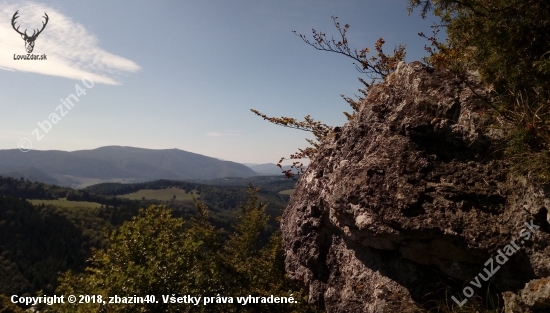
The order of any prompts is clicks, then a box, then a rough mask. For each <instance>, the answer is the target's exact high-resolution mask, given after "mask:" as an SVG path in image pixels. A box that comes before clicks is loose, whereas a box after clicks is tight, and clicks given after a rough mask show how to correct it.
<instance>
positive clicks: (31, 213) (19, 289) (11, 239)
mask: <svg viewBox="0 0 550 313" xmlns="http://www.w3.org/2000/svg"><path fill="white" fill-rule="evenodd" d="M88 248H89V239H88V238H86V237H85V236H83V234H82V232H81V230H80V229H78V228H77V227H76V226H74V225H73V224H72V223H71V222H70V221H69V220H68V219H67V218H66V217H64V216H62V215H60V214H58V213H57V212H55V211H52V210H50V209H49V208H47V207H38V208H36V207H34V206H32V205H31V204H30V203H28V202H26V201H24V200H20V199H16V198H11V197H5V196H0V294H6V295H22V294H25V293H27V294H33V293H36V292H37V291H38V290H40V289H43V290H44V291H45V292H48V293H52V292H53V291H54V289H55V286H56V285H57V281H56V276H57V273H58V272H59V271H66V270H67V269H69V268H75V269H83V268H84V261H85V259H86V257H87V256H88Z"/></svg>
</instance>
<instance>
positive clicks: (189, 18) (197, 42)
mask: <svg viewBox="0 0 550 313" xmlns="http://www.w3.org/2000/svg"><path fill="white" fill-rule="evenodd" d="M16 11H17V12H18V15H17V16H18V17H17V18H16V19H15V27H16V28H17V27H19V31H20V32H21V33H24V31H25V29H27V35H32V33H33V30H39V29H41V28H42V26H43V24H44V23H45V14H47V16H48V22H47V24H46V26H45V27H44V29H43V30H42V32H41V33H40V34H39V35H38V36H37V38H36V41H35V46H34V51H33V52H32V54H34V55H38V56H42V55H44V54H45V55H46V60H21V59H17V58H20V56H24V55H26V54H27V52H26V50H25V42H24V40H23V38H22V36H21V35H20V34H18V33H17V32H16V31H15V30H14V28H12V25H11V22H12V18H13V16H14V13H15V12H16ZM333 15H334V16H337V17H338V20H339V21H340V22H341V23H342V24H346V23H348V24H350V28H349V30H348V40H349V44H350V46H351V47H356V48H358V49H362V48H364V47H371V48H372V47H373V46H374V43H375V42H376V41H377V40H378V38H380V37H382V38H384V39H385V41H386V45H385V47H386V50H388V51H391V50H393V48H394V47H395V46H396V45H398V44H403V45H406V47H407V57H406V61H407V62H412V61H417V60H420V59H421V58H422V57H423V56H425V55H426V52H425V51H424V45H425V44H426V41H425V40H424V39H422V38H420V37H419V36H418V33H419V32H424V33H426V34H430V33H431V29H430V26H431V25H433V23H434V21H435V19H433V18H427V19H425V20H422V19H421V18H420V17H419V15H418V12H414V13H413V14H411V15H410V16H408V15H407V1H406V0H362V1H355V0H347V1H334V0H333V1H329V0H293V1H290V0H277V1H263V0H234V1H222V0H219V1H210V0H201V1H143V0H132V1H129V0H128V1H127V0H123V1H94V2H90V1H74V0H73V1H60V0H53V1H4V0H0V83H1V84H0V109H1V114H0V149H17V148H18V147H19V148H21V149H23V150H28V149H33V150H64V151H74V150H87V149H95V148H98V147H101V146H110V145H118V146H132V147H141V148H149V149H173V148H177V149H181V150H186V151H190V152H194V153H200V154H203V155H207V156H211V157H215V158H219V159H223V160H229V161H235V162H241V163H276V162H277V161H278V160H279V159H280V158H281V157H284V156H289V155H290V154H292V153H294V152H296V151H297V149H298V148H304V147H306V146H307V142H306V141H305V138H312V136H311V135H310V134H309V133H308V132H304V131H300V130H293V129H289V128H284V127H281V126H277V125H274V124H270V123H269V122H267V121H264V120H263V119H262V118H260V117H257V116H255V115H254V114H253V113H251V112H250V109H257V110H259V111H260V112H262V113H265V114H267V115H269V116H289V117H295V118H297V119H301V118H303V117H304V116H306V115H308V114H309V115H311V116H312V117H313V118H314V119H316V120H320V121H322V122H324V123H326V124H328V125H331V126H339V125H343V124H344V123H345V122H346V118H345V116H344V115H343V113H342V112H344V111H350V108H349V106H348V104H347V103H346V102H345V101H344V100H343V99H342V98H341V96H340V95H341V94H343V95H346V96H350V97H352V96H353V95H354V94H358V92H357V89H359V88H361V87H362V84H361V83H360V82H359V80H358V79H357V78H358V77H362V78H366V77H365V76H364V74H361V73H359V72H357V71H356V70H355V67H354V65H353V60H352V59H350V58H347V57H345V56H342V55H338V54H336V53H331V52H324V51H317V50H315V49H314V48H313V47H310V46H308V45H307V44H305V43H304V42H303V41H302V40H301V39H300V38H299V37H298V36H296V35H295V34H294V33H292V31H293V30H294V31H296V32H297V33H301V34H304V35H306V36H308V37H311V30H312V28H315V29H317V30H319V31H323V32H325V33H326V34H327V35H329V36H330V35H334V36H335V37H336V35H337V34H338V33H337V30H336V28H335V27H334V25H333V21H332V19H331V16H333ZM71 95H72V96H71ZM66 99H69V100H70V101H67V100H66ZM71 104H72V106H71ZM69 109H70V110H69ZM21 153H24V152H21ZM0 162H1V160H0Z"/></svg>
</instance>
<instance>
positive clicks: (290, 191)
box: [279, 189, 294, 195]
mask: <svg viewBox="0 0 550 313" xmlns="http://www.w3.org/2000/svg"><path fill="white" fill-rule="evenodd" d="M293 193H294V189H285V190H281V191H279V194H281V195H291V194H293Z"/></svg>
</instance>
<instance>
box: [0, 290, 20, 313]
mask: <svg viewBox="0 0 550 313" xmlns="http://www.w3.org/2000/svg"><path fill="white" fill-rule="evenodd" d="M0 313H24V311H23V310H22V309H21V308H19V307H18V306H17V305H15V304H13V303H11V300H10V298H9V297H7V296H5V295H3V294H0Z"/></svg>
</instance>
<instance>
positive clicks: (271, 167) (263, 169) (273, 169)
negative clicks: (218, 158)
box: [243, 163, 297, 176]
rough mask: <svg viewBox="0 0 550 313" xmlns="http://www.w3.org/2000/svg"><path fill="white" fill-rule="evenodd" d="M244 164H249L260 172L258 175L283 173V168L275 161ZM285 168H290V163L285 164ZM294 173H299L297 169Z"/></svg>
mask: <svg viewBox="0 0 550 313" xmlns="http://www.w3.org/2000/svg"><path fill="white" fill-rule="evenodd" d="M243 164H244V165H246V166H248V167H249V168H250V169H252V170H253V171H254V172H256V173H258V175H262V176H266V175H267V176H271V175H282V170H281V169H280V168H279V167H278V166H277V164H275V163H264V164H255V163H243ZM283 169H284V170H285V171H286V170H288V169H290V165H285V166H283ZM294 173H297V171H296V170H294Z"/></svg>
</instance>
